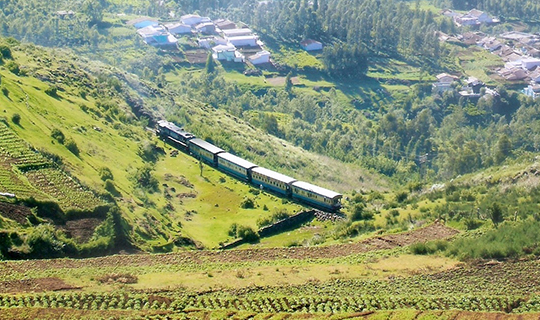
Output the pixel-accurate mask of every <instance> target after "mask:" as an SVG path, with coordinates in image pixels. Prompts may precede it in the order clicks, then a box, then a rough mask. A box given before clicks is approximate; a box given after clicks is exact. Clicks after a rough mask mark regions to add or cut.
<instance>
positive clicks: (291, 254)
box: [0, 223, 458, 277]
mask: <svg viewBox="0 0 540 320" xmlns="http://www.w3.org/2000/svg"><path fill="white" fill-rule="evenodd" d="M457 233H458V231H457V230H455V229H452V228H449V227H446V226H445V225H443V224H440V223H434V224H431V225H429V226H427V227H424V228H421V229H416V230H412V231H408V232H404V233H399V234H390V235H384V236H377V237H374V238H370V239H366V240H364V241H361V242H356V243H349V244H339V245H331V246H321V247H296V248H271V249H246V250H228V251H210V250H203V251H185V252H180V253H171V254H134V255H114V256H107V257H101V258H91V259H51V260H27V261H4V262H0V277H1V276H3V275H8V274H12V273H13V272H19V273H24V272H26V271H28V270H36V269H38V270H48V269H51V268H82V267H115V266H132V267H139V266H153V265H163V264H203V263H212V262H218V263H223V262H245V261H266V260H279V259H320V258H337V257H345V256H350V255H353V254H359V253H364V252H369V251H374V250H383V249H392V248H396V247H402V246H407V245H410V244H413V243H416V242H423V241H428V240H435V239H444V238H448V237H451V236H453V235H455V234H457Z"/></svg>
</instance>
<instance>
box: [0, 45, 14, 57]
mask: <svg viewBox="0 0 540 320" xmlns="http://www.w3.org/2000/svg"><path fill="white" fill-rule="evenodd" d="M0 54H1V55H2V57H3V58H4V59H12V58H13V56H12V54H11V49H10V48H9V47H8V46H7V45H5V44H0Z"/></svg>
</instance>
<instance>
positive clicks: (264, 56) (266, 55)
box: [248, 50, 270, 65]
mask: <svg viewBox="0 0 540 320" xmlns="http://www.w3.org/2000/svg"><path fill="white" fill-rule="evenodd" d="M248 60H249V61H250V62H251V63H252V64H254V65H257V64H263V63H269V62H270V52H268V51H266V50H263V51H259V52H257V53H256V54H254V55H252V56H251V57H249V58H248Z"/></svg>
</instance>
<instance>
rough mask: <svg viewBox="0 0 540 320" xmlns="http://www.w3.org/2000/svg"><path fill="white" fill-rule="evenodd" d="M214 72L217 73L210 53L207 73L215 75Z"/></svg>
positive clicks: (207, 60) (207, 59)
mask: <svg viewBox="0 0 540 320" xmlns="http://www.w3.org/2000/svg"><path fill="white" fill-rule="evenodd" d="M214 71H216V65H215V62H214V58H213V57H212V53H208V57H207V58H206V73H213V72H214Z"/></svg>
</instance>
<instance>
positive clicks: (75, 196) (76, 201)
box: [25, 168, 101, 209]
mask: <svg viewBox="0 0 540 320" xmlns="http://www.w3.org/2000/svg"><path fill="white" fill-rule="evenodd" d="M25 175H26V177H28V180H29V181H31V182H32V184H33V185H34V186H36V187H37V188H39V189H40V190H41V191H43V192H45V193H46V194H49V195H51V196H53V197H54V198H56V199H57V200H58V202H59V204H60V206H61V207H64V208H78V209H88V208H94V207H96V206H98V205H100V204H101V202H100V200H99V199H98V198H97V197H96V196H94V194H93V193H92V192H90V191H88V190H85V189H84V188H83V187H82V186H81V185H80V184H79V183H78V182H77V181H75V180H73V179H72V178H71V177H69V176H68V175H66V174H65V173H64V172H62V171H61V170H59V169H55V168H44V169H40V170H31V171H28V172H26V173H25Z"/></svg>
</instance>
